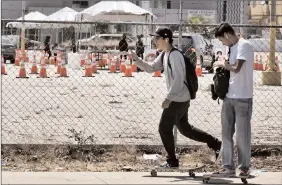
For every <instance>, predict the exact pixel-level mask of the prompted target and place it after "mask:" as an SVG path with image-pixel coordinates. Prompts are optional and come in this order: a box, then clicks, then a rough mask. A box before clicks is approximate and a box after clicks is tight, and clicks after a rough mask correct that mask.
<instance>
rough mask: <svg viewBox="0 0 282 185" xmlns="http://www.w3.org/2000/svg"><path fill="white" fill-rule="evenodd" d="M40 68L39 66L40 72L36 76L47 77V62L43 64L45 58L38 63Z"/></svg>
mask: <svg viewBox="0 0 282 185" xmlns="http://www.w3.org/2000/svg"><path fill="white" fill-rule="evenodd" d="M40 66H41V68H40V72H39V77H38V78H49V77H48V76H47V70H46V68H47V64H45V60H43V63H42V64H41V65H40Z"/></svg>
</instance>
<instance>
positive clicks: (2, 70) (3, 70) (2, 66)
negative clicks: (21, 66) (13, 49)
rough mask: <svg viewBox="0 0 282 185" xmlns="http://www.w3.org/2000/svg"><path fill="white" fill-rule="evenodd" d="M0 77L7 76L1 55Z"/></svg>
mask: <svg viewBox="0 0 282 185" xmlns="http://www.w3.org/2000/svg"><path fill="white" fill-rule="evenodd" d="M1 75H7V73H6V69H5V63H4V57H3V55H2V57H1Z"/></svg>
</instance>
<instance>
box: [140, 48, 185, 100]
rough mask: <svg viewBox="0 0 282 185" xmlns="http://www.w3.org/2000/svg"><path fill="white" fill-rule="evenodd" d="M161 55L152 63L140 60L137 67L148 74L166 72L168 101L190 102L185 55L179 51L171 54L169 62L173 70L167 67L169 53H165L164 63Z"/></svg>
mask: <svg viewBox="0 0 282 185" xmlns="http://www.w3.org/2000/svg"><path fill="white" fill-rule="evenodd" d="M163 52H164V51H163ZM161 55H162V53H160V55H159V56H158V57H157V58H156V59H155V60H154V62H152V63H147V62H144V61H141V60H138V61H136V65H137V66H138V67H140V68H141V69H142V70H145V71H146V72H148V73H153V72H155V71H158V70H164V74H165V79H166V86H167V90H168V93H167V95H166V97H165V98H166V99H168V100H170V101H175V102H185V101H188V100H190V93H189V90H188V88H187V86H186V85H185V84H184V81H185V82H186V69H185V61H184V57H183V55H182V54H181V53H180V52H179V51H173V52H171V53H170V56H169V61H170V64H171V69H170V68H169V66H168V65H167V61H168V60H167V59H168V55H169V52H165V55H164V61H163V63H162V61H161Z"/></svg>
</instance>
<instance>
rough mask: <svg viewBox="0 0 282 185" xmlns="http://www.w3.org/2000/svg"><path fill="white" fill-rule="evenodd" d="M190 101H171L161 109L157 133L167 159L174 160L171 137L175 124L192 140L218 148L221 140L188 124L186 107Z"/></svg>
mask: <svg viewBox="0 0 282 185" xmlns="http://www.w3.org/2000/svg"><path fill="white" fill-rule="evenodd" d="M189 107H190V101H187V102H171V104H170V105H169V107H168V108H166V109H164V110H163V113H162V117H161V120H160V125H159V133H160V135H161V139H162V142H163V145H164V147H165V150H166V152H167V159H170V160H175V159H176V156H175V144H174V137H173V126H174V125H176V127H177V128H178V130H179V132H180V133H181V134H182V135H184V136H185V137H188V138H190V139H192V140H195V141H199V142H203V143H207V145H208V147H209V148H212V149H213V150H214V151H216V150H219V149H220V145H221V142H220V141H219V140H218V139H216V138H214V137H213V136H211V135H210V134H208V133H206V132H204V131H202V130H200V129H198V128H196V127H194V126H193V125H190V124H189V122H188V108H189Z"/></svg>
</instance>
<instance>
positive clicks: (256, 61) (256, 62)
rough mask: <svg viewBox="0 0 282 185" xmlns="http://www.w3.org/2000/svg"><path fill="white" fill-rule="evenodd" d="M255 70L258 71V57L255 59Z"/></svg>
mask: <svg viewBox="0 0 282 185" xmlns="http://www.w3.org/2000/svg"><path fill="white" fill-rule="evenodd" d="M254 70H258V55H256V57H255V61H254Z"/></svg>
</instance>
